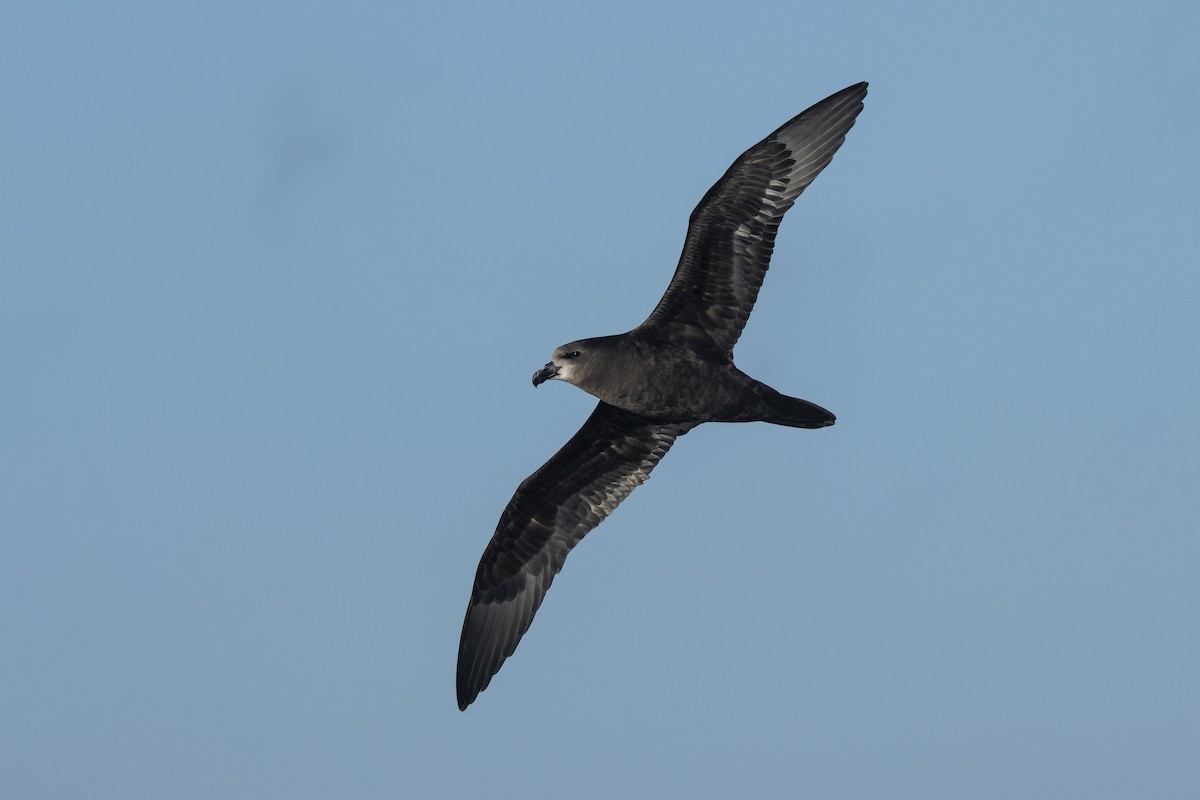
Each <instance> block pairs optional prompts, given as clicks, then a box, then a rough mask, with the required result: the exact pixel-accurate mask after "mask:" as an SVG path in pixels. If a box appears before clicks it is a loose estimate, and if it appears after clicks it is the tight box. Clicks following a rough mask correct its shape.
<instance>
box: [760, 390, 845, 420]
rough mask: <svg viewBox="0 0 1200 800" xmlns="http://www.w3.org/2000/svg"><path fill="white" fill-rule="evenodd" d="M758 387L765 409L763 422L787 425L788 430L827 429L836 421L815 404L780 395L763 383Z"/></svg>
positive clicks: (835, 418)
mask: <svg viewBox="0 0 1200 800" xmlns="http://www.w3.org/2000/svg"><path fill="white" fill-rule="evenodd" d="M758 386H759V396H761V397H762V399H763V400H764V401H765V403H766V407H767V413H766V414H765V415H764V416H763V421H764V422H770V423H772V424H774V425H787V426H788V427H789V428H827V427H829V426H830V425H832V424H833V423H834V422H836V421H837V417H835V416H834V415H833V414H832V413H830V412H829V411H827V410H825V409H824V408H821V407H820V406H819V405H817V404H816V403H810V402H808V401H807V400H801V399H800V398H799V397H788V396H787V395H786V394H780V393H779V392H777V391H775V390H774V389H772V388H771V387H770V386H767V385H766V384H764V383H759V384H758Z"/></svg>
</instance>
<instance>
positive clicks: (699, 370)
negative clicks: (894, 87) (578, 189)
mask: <svg viewBox="0 0 1200 800" xmlns="http://www.w3.org/2000/svg"><path fill="white" fill-rule="evenodd" d="M866 94H867V84H866V83H859V84H856V85H854V86H851V87H849V88H846V89H843V90H842V91H840V92H838V93H836V94H834V95H832V96H830V97H828V98H826V99H825V100H822V101H821V102H819V103H817V104H816V105H814V106H812V107H811V108H809V109H807V110H806V111H804V112H802V113H800V114H799V115H798V116H796V117H795V118H793V119H792V120H790V121H789V122H787V123H786V124H784V125H783V126H781V127H780V128H779V129H778V130H776V131H775V132H774V133H772V134H771V135H770V136H768V137H767V138H765V139H763V140H762V141H761V142H759V143H758V144H756V145H755V146H754V147H751V148H750V149H749V150H747V151H746V152H745V153H743V154H742V155H741V157H739V158H738V159H737V160H736V161H735V162H734V163H733V165H732V166H731V167H730V168H729V169H728V171H726V173H725V175H724V176H722V177H721V179H720V180H719V181H718V182H717V183H716V184H715V185H714V186H713V187H712V188H711V189H709V190H708V192H707V193H706V194H705V195H704V197H703V199H701V201H700V203H699V205H697V206H696V209H695V211H693V212H692V215H691V218H690V221H689V226H688V233H687V238H686V240H685V242H684V246H683V254H682V255H681V256H680V259H679V265H678V267H677V268H676V270H675V276H674V277H673V278H672V279H671V283H670V285H669V286H668V287H667V291H666V293H665V294H664V295H663V297H662V299H661V300H660V301H659V303H658V306H657V307H656V308H655V309H654V311H653V312H652V313H651V314H650V316H649V317H648V318H647V319H646V321H645V322H644V323H642V325H640V326H639V327H637V328H635V329H634V330H632V331H630V332H628V333H625V334H621V335H619V336H606V337H600V338H596V339H581V340H579V341H576V342H571V343H569V344H566V345H563V346H562V347H560V348H558V349H557V350H555V352H554V357H553V358H552V359H551V362H550V363H548V364H547V365H546V366H545V367H544V368H543V369H541V370H539V371H538V372H537V373H536V374H535V375H534V385H535V386H536V385H538V384H539V383H542V382H543V381H545V380H551V379H556V380H565V381H567V382H569V383H573V384H575V385H576V386H578V387H580V388H581V389H584V390H585V391H587V392H589V393H591V394H593V395H595V396H596V397H598V398H599V399H600V402H599V404H598V405H597V406H596V410H595V411H593V412H592V415H591V417H589V418H588V420H587V422H585V423H584V425H583V427H582V428H580V430H579V432H578V433H576V434H575V436H573V437H572V438H571V440H570V441H569V442H567V444H566V445H565V446H564V447H563V448H562V449H561V450H559V451H558V453H557V454H555V455H554V457H553V458H551V459H550V460H549V461H548V462H546V464H545V465H544V466H543V467H542V468H541V469H539V470H538V471H537V472H535V473H534V474H533V475H531V476H529V478H527V479H526V480H525V481H524V482H523V483H522V484H521V485H520V486H519V487H518V488H517V491H516V493H515V494H514V495H513V498H512V500H511V501H509V504H508V507H507V508H506V509H505V510H504V513H503V514H502V515H501V517H500V523H499V525H497V526H496V532H495V533H494V534H493V536H492V540H491V541H490V542H489V543H488V546H487V549H486V550H485V551H484V554H483V558H482V559H481V560H480V562H479V568H478V569H477V571H476V573H475V583H474V586H473V587H472V590H471V601H470V604H469V605H468V607H467V614H466V619H465V620H464V621H463V630H462V638H461V640H460V642H459V651H458V684H457V688H458V705H459V708H461V709H465V708H466V707H467V706H468V705H470V704H471V703H472V702H473V701H474V700H475V698H476V696H478V694H479V692H481V691H483V690H484V689H485V688H486V687H487V685H488V683H489V682H490V681H491V679H492V676H493V675H495V674H496V672H497V671H498V670H499V669H500V667H501V665H502V664H503V663H504V660H505V659H506V658H508V656H510V655H512V653H513V651H514V650H515V649H516V647H517V643H518V642H519V641H520V639H521V637H522V636H523V635H524V634H525V631H526V630H528V628H529V625H530V623H531V622H532V621H533V616H534V614H535V613H537V609H538V607H539V606H540V605H541V603H542V599H543V598H544V597H545V594H546V591H547V590H548V589H549V588H550V583H551V582H552V581H553V580H554V576H555V575H557V574H558V572H559V570H561V569H562V566H563V562H564V561H565V560H566V557H567V554H568V553H569V552H570V551H571V548H573V547H574V546H575V545H576V544H578V543H579V541H580V540H581V539H582V538H583V537H584V536H585V535H586V534H587V533H588V532H589V531H590V530H592V529H593V528H595V527H596V526H597V525H599V524H600V523H601V522H603V521H604V519H605V518H606V517H607V516H608V515H609V514H610V513H611V512H612V510H613V509H614V508H616V507H617V505H618V504H619V503H620V502H621V501H622V500H624V499H625V498H626V497H627V496H628V495H629V493H630V492H631V491H633V489H634V487H636V486H638V485H639V484H641V483H642V482H643V481H645V480H646V478H647V477H648V476H649V474H650V471H651V470H652V469H654V467H655V465H657V464H658V462H659V460H661V459H662V457H663V456H664V455H665V454H666V452H667V450H668V449H670V447H671V445H672V444H674V442H675V439H676V438H677V437H679V436H682V435H683V434H685V433H687V432H688V431H689V430H691V429H692V428H694V427H695V426H696V425H699V424H701V423H703V422H749V421H764V422H771V423H774V424H779V425H787V426H790V427H797V428H819V427H825V426H827V425H832V424H833V422H834V417H833V415H832V414H830V413H829V412H828V411H826V410H825V409H823V408H821V407H820V406H817V405H814V404H812V403H809V402H808V401H806V400H800V399H799V398H795V397H788V396H787V395H783V394H780V393H779V392H777V391H775V390H774V389H772V388H771V387H769V386H767V385H766V384H763V383H760V382H759V381H756V380H754V379H753V378H751V377H749V376H748V375H746V374H745V373H743V372H741V371H740V370H738V369H737V367H735V366H734V364H733V347H734V345H735V344H737V340H738V337H739V336H740V335H741V333H742V330H743V328H744V327H745V325H746V320H747V319H748V318H749V316H750V312H751V310H752V309H753V308H754V301H755V300H756V299H757V297H758V292H759V289H760V288H761V286H762V282H763V278H764V276H765V275H766V271H767V267H768V266H769V264H770V259H771V252H772V250H773V249H774V244H775V235H776V232H777V231H778V228H779V223H780V221H781V220H782V219H783V215H784V214H785V213H786V212H787V210H788V209H789V208H791V207H792V204H793V203H794V202H795V200H796V198H797V197H798V196H799V195H800V193H801V192H803V191H804V189H805V187H807V186H808V185H809V184H810V183H812V181H813V179H814V178H816V176H817V175H818V174H819V173H820V172H821V170H822V169H824V168H825V166H826V165H828V164H829V162H830V160H831V159H832V158H833V154H834V153H836V152H837V150H838V148H839V147H841V145H842V142H843V141H844V140H845V136H846V132H847V131H849V130H850V128H851V127H852V126H853V125H854V120H855V117H857V116H858V113H859V112H860V111H861V110H862V107H863V106H862V101H863V98H864V97H866Z"/></svg>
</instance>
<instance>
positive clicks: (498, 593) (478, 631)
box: [458, 402, 694, 709]
mask: <svg viewBox="0 0 1200 800" xmlns="http://www.w3.org/2000/svg"><path fill="white" fill-rule="evenodd" d="M692 427H694V425H691V424H661V423H657V422H653V421H652V420H649V419H647V418H645V417H642V416H639V415H637V414H633V413H630V412H628V411H622V410H621V409H619V408H616V407H614V406H610V405H608V404H607V403H603V402H602V403H600V404H598V405H597V406H596V410H595V411H593V412H592V415H591V416H590V417H588V420H587V422H585V423H584V424H583V427H582V428H580V429H579V432H578V433H576V434H575V435H574V436H573V437H571V440H570V441H569V442H567V443H566V445H564V446H563V448H562V449H561V450H559V451H558V453H556V454H555V455H554V457H553V458H551V459H550V460H549V461H547V462H546V463H545V464H544V465H543V466H542V468H541V469H539V470H538V471H537V472H535V473H533V474H532V475H530V476H529V477H528V478H526V479H525V481H524V482H523V483H522V484H521V485H520V486H519V487H517V491H516V494H514V495H513V498H512V500H510V501H509V503H508V507H507V508H505V509H504V513H503V514H502V515H501V516H500V523H499V524H498V525H497V526H496V533H495V534H494V535H493V536H492V540H491V541H490V542H488V546H487V549H486V550H484V552H483V558H481V559H480V560H479V569H478V570H477V571H476V572H475V585H474V587H472V589H471V602H470V604H469V605H468V606H467V616H466V619H465V620H463V631H462V639H461V641H460V642H459V645H458V707H459V708H460V709H466V707H467V706H468V705H470V704H471V702H472V701H474V700H475V697H476V696H477V695H478V694H479V693H480V692H481V691H483V690H484V689H485V688H487V685H488V683H489V682H490V681H491V679H492V676H493V675H495V674H496V672H498V671H499V669H500V666H501V665H502V664H503V663H504V659H506V658H508V657H509V656H510V655H512V653H513V651H514V650H516V648H517V643H518V642H519V641H520V640H521V636H523V635H524V634H525V631H527V630H528V629H529V623H531V622H532V621H533V615H534V614H535V613H537V610H538V606H540V605H541V604H542V598H543V597H544V596H545V594H546V590H547V589H549V588H550V582H551V581H553V580H554V576H555V575H557V574H558V572H559V570H561V569H562V565H563V561H565V560H566V558H567V553H569V552H570V551H571V548H572V547H574V546H575V545H576V544H578V543H579V541H580V540H581V539H582V538H583V537H584V536H585V535H586V534H587V532H588V531H590V530H591V529H592V528H594V527H596V526H597V525H599V524H600V523H601V522H603V521H604V519H605V517H607V516H608V515H609V514H610V513H612V510H613V509H614V508H616V507H617V504H619V503H620V502H621V501H622V500H624V499H625V498H626V497H628V496H629V493H630V492H632V491H633V490H634V487H636V486H637V485H638V484H640V483H642V481H644V480H646V478H647V477H648V476H649V475H650V470H652V469H654V465H655V464H657V463H658V462H659V459H661V458H662V457H663V455H664V454H666V452H667V450H668V449H670V447H671V445H672V444H673V443H674V442H675V438H676V437H677V436H682V435H683V434H685V433H687V432H688V431H689V430H691V428H692Z"/></svg>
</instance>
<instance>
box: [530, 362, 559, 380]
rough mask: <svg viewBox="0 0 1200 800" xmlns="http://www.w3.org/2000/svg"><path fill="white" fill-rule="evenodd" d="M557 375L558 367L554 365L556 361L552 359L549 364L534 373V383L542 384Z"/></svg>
mask: <svg viewBox="0 0 1200 800" xmlns="http://www.w3.org/2000/svg"><path fill="white" fill-rule="evenodd" d="M556 375H558V367H556V366H554V362H553V361H551V362H550V363H549V364H547V365H546V366H544V367H542V368H541V369H539V370H538V371H537V372H535V373H533V385H534V386H540V385H542V384H543V383H545V382H546V381H548V380H550V379H551V378H553V377H554V376H556Z"/></svg>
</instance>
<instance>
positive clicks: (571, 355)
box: [567, 350, 579, 358]
mask: <svg viewBox="0 0 1200 800" xmlns="http://www.w3.org/2000/svg"><path fill="white" fill-rule="evenodd" d="M567 358H579V351H578V350H572V351H571V352H569V353H567Z"/></svg>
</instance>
